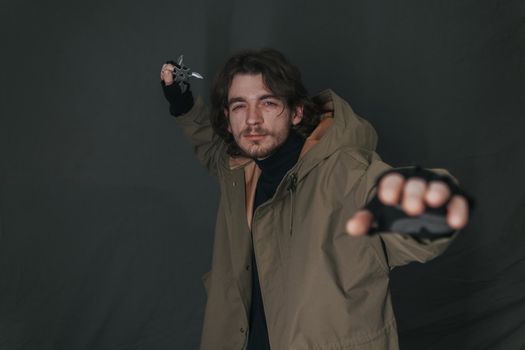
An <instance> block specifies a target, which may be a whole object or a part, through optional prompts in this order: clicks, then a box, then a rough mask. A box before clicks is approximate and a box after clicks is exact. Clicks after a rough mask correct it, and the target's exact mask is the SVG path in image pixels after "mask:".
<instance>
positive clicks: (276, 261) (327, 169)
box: [177, 91, 451, 350]
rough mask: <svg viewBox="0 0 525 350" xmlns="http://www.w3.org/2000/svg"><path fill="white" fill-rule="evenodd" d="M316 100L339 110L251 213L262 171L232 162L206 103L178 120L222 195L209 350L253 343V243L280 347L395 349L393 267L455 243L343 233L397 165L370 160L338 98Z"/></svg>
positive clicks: (205, 343)
mask: <svg viewBox="0 0 525 350" xmlns="http://www.w3.org/2000/svg"><path fill="white" fill-rule="evenodd" d="M319 98H320V99H322V100H323V101H324V103H326V106H330V107H332V108H333V114H332V115H331V117H329V118H325V119H323V121H322V122H321V123H320V125H319V127H318V128H317V129H316V130H314V132H313V133H312V134H311V135H310V137H309V138H308V139H307V141H306V143H305V146H304V149H303V151H302V153H301V157H300V159H299V161H298V162H297V163H296V164H295V166H294V167H293V168H292V169H291V170H290V171H289V172H288V173H287V174H286V175H285V177H284V178H283V180H282V182H281V184H280V185H279V186H278V188H277V190H276V192H275V195H274V197H273V198H272V199H271V200H269V201H267V202H266V203H264V204H262V205H260V206H259V207H258V208H257V210H256V211H255V213H254V214H253V217H252V215H251V213H252V208H253V198H254V194H255V186H256V183H257V178H258V176H259V173H260V171H259V169H258V168H257V166H256V165H255V163H254V162H253V161H251V160H250V159H243V158H235V159H233V158H230V157H229V156H227V155H226V153H225V149H226V147H225V145H224V143H223V142H222V141H221V140H219V139H218V137H217V136H215V135H214V133H213V131H212V130H211V127H210V124H209V120H208V113H207V110H206V108H205V106H204V103H203V101H202V99H200V98H199V99H198V100H197V101H196V103H195V106H194V107H193V109H192V110H190V111H189V112H188V113H187V114H186V115H183V116H181V117H179V118H177V123H178V124H180V125H181V126H182V128H183V129H184V131H185V133H186V134H187V135H188V136H189V137H190V139H191V140H192V142H193V144H194V147H195V152H196V154H197V156H198V158H199V159H200V161H201V162H202V163H203V164H204V165H205V166H206V167H207V168H208V169H209V170H210V171H211V172H212V173H213V174H215V175H216V176H217V177H218V180H219V183H220V188H221V198H220V204H219V210H218V214H217V223H216V233H215V241H214V248H213V259H212V268H211V271H210V272H209V273H208V274H207V275H206V276H205V277H204V279H205V285H206V289H207V295H208V299H207V305H206V311H205V317H204V326H203V332H202V340H201V349H203V350H235V349H239V350H240V349H244V348H245V346H246V343H247V336H248V332H249V331H250V330H249V329H248V318H249V312H250V297H251V276H252V272H251V271H250V269H252V268H255V267H253V266H251V250H252V236H253V247H254V250H255V254H256V258H257V263H258V265H259V266H258V268H259V278H260V284H261V291H262V295H263V304H264V309H265V313H266V319H267V324H268V334H269V338H270V344H271V348H272V350H295V349H316V350H317V349H319V350H320V349H330V350H336V349H398V339H397V331H396V322H395V318H394V312H393V310H392V302H391V298H390V293H389V271H390V270H391V269H392V268H394V267H396V266H400V265H404V264H407V263H409V262H411V261H419V262H424V261H428V260H430V259H432V258H434V257H436V256H437V255H438V254H440V253H441V252H442V251H443V250H444V249H445V248H446V247H447V245H448V244H449V243H450V241H451V239H450V238H442V239H438V240H433V241H431V240H424V239H419V240H416V239H414V238H412V237H411V236H405V235H401V234H397V233H389V234H381V235H375V236H367V237H361V238H353V237H350V236H348V235H347V234H345V222H346V220H347V219H348V218H350V217H351V216H352V214H353V213H354V212H355V211H356V210H358V209H359V208H361V207H363V206H364V205H365V203H367V201H368V199H369V198H370V197H371V194H372V193H373V190H374V184H375V180H376V178H377V177H378V175H379V174H381V173H382V172H384V171H385V170H387V169H388V168H389V166H388V165H386V164H385V163H383V162H382V161H381V159H380V158H379V156H378V155H377V154H376V153H375V152H374V150H375V147H376V140H377V136H376V133H375V131H374V129H373V128H372V126H371V125H370V124H369V123H368V122H367V121H365V120H364V119H362V118H360V117H359V116H357V115H356V114H355V113H354V112H353V110H352V109H351V107H350V106H349V105H348V104H347V103H346V102H345V101H344V100H343V99H341V98H340V97H338V96H337V95H336V94H335V93H334V92H332V91H325V92H323V93H321V94H320V96H319Z"/></svg>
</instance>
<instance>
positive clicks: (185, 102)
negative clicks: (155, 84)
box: [160, 81, 193, 117]
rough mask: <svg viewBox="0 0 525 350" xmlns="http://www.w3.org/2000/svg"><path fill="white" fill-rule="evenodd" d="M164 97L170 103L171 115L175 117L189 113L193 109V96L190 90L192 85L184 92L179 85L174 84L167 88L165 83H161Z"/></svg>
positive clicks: (188, 85)
mask: <svg viewBox="0 0 525 350" xmlns="http://www.w3.org/2000/svg"><path fill="white" fill-rule="evenodd" d="M160 84H161V86H162V91H163V92H164V97H166V100H168V102H169V103H170V114H171V115H173V116H174V117H178V116H179V115H182V114H185V113H187V112H188V111H189V110H190V109H191V108H192V107H193V94H192V92H191V89H190V84H188V83H184V84H186V85H187V88H186V91H184V93H183V92H182V90H181V88H180V86H179V84H177V83H173V84H171V85H168V86H166V84H164V81H161V82H160Z"/></svg>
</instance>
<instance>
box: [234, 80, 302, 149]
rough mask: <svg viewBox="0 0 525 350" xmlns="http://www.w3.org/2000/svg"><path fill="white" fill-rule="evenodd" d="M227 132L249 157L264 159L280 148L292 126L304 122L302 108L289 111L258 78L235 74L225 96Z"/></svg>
mask: <svg viewBox="0 0 525 350" xmlns="http://www.w3.org/2000/svg"><path fill="white" fill-rule="evenodd" d="M224 115H226V117H227V118H228V131H229V132H230V133H231V134H232V135H233V138H234V139H235V142H236V143H237V145H238V146H239V148H240V149H241V150H242V151H243V152H244V153H245V154H246V155H247V156H249V157H251V158H257V159H263V158H266V157H268V156H269V155H271V154H272V153H273V152H274V151H275V150H276V149H277V148H278V147H279V146H281V145H282V144H283V143H284V141H285V140H286V138H287V137H288V134H289V133H290V128H291V126H292V125H297V124H299V123H300V122H301V119H302V118H303V108H302V107H300V106H299V107H296V108H295V110H293V111H291V110H290V109H289V108H288V106H287V105H286V103H285V101H282V100H281V99H280V98H279V97H277V96H275V95H274V94H273V93H272V92H271V91H270V90H269V89H268V88H267V87H266V85H265V84H264V81H263V78H262V75H261V74H257V75H249V74H237V75H235V76H234V77H233V80H232V84H231V86H230V90H229V92H228V108H227V109H225V110H224Z"/></svg>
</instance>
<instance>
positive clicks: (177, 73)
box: [173, 55, 204, 93]
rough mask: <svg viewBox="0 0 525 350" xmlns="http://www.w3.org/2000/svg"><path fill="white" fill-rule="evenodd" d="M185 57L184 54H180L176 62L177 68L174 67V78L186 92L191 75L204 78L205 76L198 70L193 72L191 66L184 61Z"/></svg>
mask: <svg viewBox="0 0 525 350" xmlns="http://www.w3.org/2000/svg"><path fill="white" fill-rule="evenodd" d="M183 59H184V55H180V56H179V59H178V60H177V63H175V64H174V66H175V69H173V80H175V82H177V83H179V86H180V89H181V91H182V92H183V93H184V92H186V89H187V87H188V80H189V79H190V78H191V77H194V78H197V79H204V77H203V76H202V75H200V74H199V73H197V72H192V71H191V69H190V68H189V67H187V66H185V65H184V64H183V63H182V61H183Z"/></svg>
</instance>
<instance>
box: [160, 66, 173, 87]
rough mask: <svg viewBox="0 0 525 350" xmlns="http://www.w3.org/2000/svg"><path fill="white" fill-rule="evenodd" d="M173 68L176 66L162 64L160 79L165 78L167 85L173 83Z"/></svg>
mask: <svg viewBox="0 0 525 350" xmlns="http://www.w3.org/2000/svg"><path fill="white" fill-rule="evenodd" d="M173 69H174V66H173V65H171V64H164V65H163V66H162V70H161V71H160V79H161V80H163V81H164V83H165V84H166V85H171V84H172V83H173Z"/></svg>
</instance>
